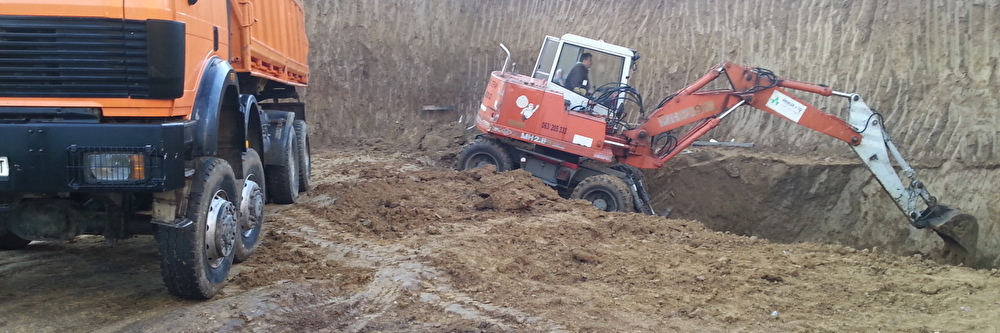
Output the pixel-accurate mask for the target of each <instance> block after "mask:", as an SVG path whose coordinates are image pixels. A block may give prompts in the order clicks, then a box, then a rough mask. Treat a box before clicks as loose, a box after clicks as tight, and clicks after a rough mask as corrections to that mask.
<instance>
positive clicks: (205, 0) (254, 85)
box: [0, 0, 310, 299]
mask: <svg viewBox="0 0 1000 333" xmlns="http://www.w3.org/2000/svg"><path fill="white" fill-rule="evenodd" d="M307 55H308V41H307V39H306V34H305V16H304V15H303V11H302V3H301V0H200V1H199V0H157V1H149V0H88V1H77V0H0V134H2V136H3V145H0V250H18V249H21V248H24V247H26V246H30V243H31V242H33V241H62V240H69V239H72V238H74V237H76V236H78V235H101V236H104V237H105V239H106V240H107V241H108V243H111V244H114V243H115V242H116V241H118V240H120V239H125V238H129V237H132V236H135V235H154V236H156V237H155V239H156V241H157V243H158V245H159V249H160V263H161V265H160V267H161V268H162V275H163V280H164V282H165V284H166V286H167V290H168V291H169V292H170V293H172V294H174V295H177V296H180V297H184V298H192V299H206V298H211V297H212V296H213V295H215V294H216V293H217V292H218V291H219V290H221V288H222V286H223V285H224V284H225V281H226V277H227V274H228V273H229V269H230V267H231V265H232V264H233V263H238V262H242V261H244V260H247V259H248V258H249V256H250V255H251V254H252V253H253V252H254V249H255V248H256V245H257V244H258V243H259V242H258V240H259V239H260V235H261V233H260V231H261V230H262V227H263V223H262V221H263V214H264V203H265V202H273V203H279V204H290V203H293V202H295V200H296V198H297V197H298V194H299V193H300V192H304V191H305V190H307V189H308V188H309V175H310V166H309V144H308V142H309V141H308V130H307V126H306V122H305V119H306V116H305V115H306V114H305V104H304V103H302V102H301V100H300V99H299V95H298V93H297V92H296V88H298V87H304V86H306V85H307V84H308V77H309V68H308V60H307Z"/></svg>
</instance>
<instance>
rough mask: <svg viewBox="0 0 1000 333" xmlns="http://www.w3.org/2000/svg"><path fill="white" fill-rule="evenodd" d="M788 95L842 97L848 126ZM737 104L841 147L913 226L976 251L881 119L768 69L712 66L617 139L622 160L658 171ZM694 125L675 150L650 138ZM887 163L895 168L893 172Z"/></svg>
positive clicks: (966, 219) (961, 218) (970, 222)
mask: <svg viewBox="0 0 1000 333" xmlns="http://www.w3.org/2000/svg"><path fill="white" fill-rule="evenodd" d="M722 74H725V76H726V77H728V78H729V81H730V84H731V85H732V87H733V89H731V90H711V91H701V89H702V88H704V87H705V86H706V85H707V84H709V83H710V82H712V81H714V80H715V79H717V78H720V77H722ZM786 89H791V90H799V91H805V92H811V93H815V94H819V95H823V96H838V97H844V98H846V99H847V100H848V101H849V110H850V114H849V117H848V121H844V120H842V119H840V118H838V117H836V116H834V115H832V114H830V113H827V112H824V111H822V110H820V109H818V108H816V107H815V106H813V105H811V104H809V103H807V102H805V101H803V100H801V99H799V98H798V97H796V96H794V95H793V94H791V93H789V91H788V90H786ZM743 105H749V106H751V107H754V108H756V109H759V110H763V111H766V112H769V113H772V114H775V115H777V116H780V117H782V118H785V119H788V120H790V121H792V122H795V123H797V124H799V125H802V126H805V127H808V128H810V129H813V130H815V131H818V132H821V133H823V134H826V135H829V136H831V137H833V138H836V139H838V140H841V141H844V142H846V143H847V144H848V145H849V146H850V147H851V148H852V149H853V150H854V152H855V153H857V155H858V157H859V158H860V159H861V161H862V162H863V163H864V164H865V165H866V166H867V167H868V169H869V170H871V172H872V174H873V175H874V176H875V179H877V180H878V182H879V184H881V185H882V188H883V189H885V191H886V192H887V193H888V194H889V196H890V197H891V198H892V200H893V202H895V204H896V206H897V207H899V209H900V210H901V211H902V212H903V213H904V214H905V215H906V217H907V218H908V219H909V220H910V223H911V224H912V225H913V226H914V227H916V228H932V229H934V230H935V231H937V232H938V234H940V235H942V236H944V237H946V240H949V241H953V242H956V243H958V244H959V245H961V246H962V247H964V248H966V249H972V248H975V246H976V241H977V237H976V235H977V234H978V223H977V222H976V221H975V218H973V217H971V216H969V215H968V214H963V213H961V212H960V211H958V210H955V209H951V208H949V207H947V206H944V205H941V204H939V203H938V202H937V198H936V197H934V196H933V195H931V194H930V192H929V191H928V190H927V188H926V187H925V186H924V184H923V182H921V181H920V180H918V179H917V177H916V172H914V170H913V168H912V167H910V165H909V163H907V162H906V160H905V159H904V158H903V155H902V154H901V153H900V152H899V149H898V148H897V147H896V144H895V143H894V142H893V141H892V138H891V136H890V135H889V132H888V131H887V130H886V128H885V124H884V123H883V119H882V115H881V114H879V113H876V112H874V111H872V110H871V108H869V107H868V105H867V104H866V103H865V102H864V100H863V99H862V98H861V96H859V95H858V94H851V93H843V92H838V91H834V90H832V89H831V88H829V87H827V86H822V85H815V84H810V83H805V82H799V81H793V80H786V79H782V78H779V77H777V76H776V75H774V74H773V73H772V72H770V71H768V70H766V69H761V68H756V67H743V66H738V65H736V64H733V63H724V64H722V65H719V66H717V67H714V68H713V69H712V70H711V71H710V72H709V73H708V74H706V75H705V76H704V77H702V78H701V79H700V80H698V81H696V82H695V83H694V84H692V85H690V86H688V87H685V88H684V89H681V90H680V91H678V92H677V93H676V94H674V95H673V96H672V97H670V98H668V100H667V101H666V102H665V103H663V104H661V105H660V107H658V108H657V109H656V110H655V111H654V112H653V113H652V114H651V115H650V117H649V118H648V119H647V120H646V121H645V122H644V123H642V124H641V125H640V126H639V127H638V128H636V129H634V130H630V131H625V132H624V133H623V134H624V135H625V136H626V137H628V138H630V139H631V140H630V141H631V143H632V144H633V146H634V148H633V152H632V153H630V154H627V155H626V156H624V157H623V158H622V159H620V161H621V162H623V163H626V164H630V165H633V166H636V167H640V168H651V167H653V168H656V167H660V166H662V165H663V164H664V163H666V162H667V161H668V160H670V159H671V158H673V157H674V156H676V154H678V153H679V152H680V151H681V150H683V149H684V148H687V147H688V146H690V145H691V144H692V143H694V141H695V140H696V139H698V138H699V137H701V136H702V135H704V134H705V133H707V132H708V131H709V130H711V129H712V128H715V127H716V126H718V125H719V124H720V123H721V122H722V120H723V119H724V118H726V117H727V116H728V115H729V114H730V113H731V112H733V111H734V110H735V109H736V108H738V107H740V106H743ZM696 122H697V124H696V125H695V126H693V127H692V128H691V129H689V130H688V132H687V133H685V134H684V135H683V136H681V137H680V138H679V139H678V140H677V144H676V145H674V146H670V147H663V148H661V149H654V148H653V147H652V145H653V141H654V140H652V139H651V138H656V137H658V136H660V135H662V134H663V133H668V132H669V131H670V130H673V129H676V128H679V127H681V126H684V125H688V124H692V123H696ZM893 162H895V164H896V165H898V166H899V169H900V170H899V172H897V170H896V167H895V166H894V165H893ZM900 173H902V178H901V177H900V176H899V174H900ZM904 178H905V179H904ZM952 222H955V223H952ZM958 224H961V226H958Z"/></svg>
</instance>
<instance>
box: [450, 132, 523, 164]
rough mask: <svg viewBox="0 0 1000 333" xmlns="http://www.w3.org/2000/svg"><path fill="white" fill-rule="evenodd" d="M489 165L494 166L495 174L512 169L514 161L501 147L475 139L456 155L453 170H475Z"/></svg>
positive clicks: (491, 142) (489, 141)
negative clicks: (456, 160) (456, 158)
mask: <svg viewBox="0 0 1000 333" xmlns="http://www.w3.org/2000/svg"><path fill="white" fill-rule="evenodd" d="M489 164H492V165H495V166H496V167H497V172H501V171H508V170H511V169H513V168H514V161H513V160H512V159H511V157H510V154H508V153H507V151H506V150H505V149H503V147H501V146H500V145H499V144H497V143H496V142H493V141H491V140H486V139H476V141H473V142H472V143H470V144H468V145H465V148H462V152H460V153H458V162H457V163H456V165H455V169H458V170H468V169H475V168H478V167H481V166H484V165H489Z"/></svg>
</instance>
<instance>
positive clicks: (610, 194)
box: [569, 175, 634, 212]
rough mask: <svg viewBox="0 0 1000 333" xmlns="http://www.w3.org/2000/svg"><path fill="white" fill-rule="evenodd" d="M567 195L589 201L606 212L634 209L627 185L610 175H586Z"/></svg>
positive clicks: (630, 210) (631, 210)
mask: <svg viewBox="0 0 1000 333" xmlns="http://www.w3.org/2000/svg"><path fill="white" fill-rule="evenodd" d="M569 197H570V198H572V199H583V200H587V201H590V202H591V203H592V204H594V207H597V209H600V210H603V211H606V212H633V209H634V208H633V207H634V206H633V198H632V192H631V191H630V190H629V188H628V185H626V184H625V182H624V181H622V180H621V179H620V178H618V177H615V176H612V175H596V176H590V177H587V178H586V179H584V180H583V181H582V182H580V184H577V185H576V188H575V189H573V193H572V194H570V196H569Z"/></svg>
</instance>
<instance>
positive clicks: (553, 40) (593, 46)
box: [531, 34, 639, 115]
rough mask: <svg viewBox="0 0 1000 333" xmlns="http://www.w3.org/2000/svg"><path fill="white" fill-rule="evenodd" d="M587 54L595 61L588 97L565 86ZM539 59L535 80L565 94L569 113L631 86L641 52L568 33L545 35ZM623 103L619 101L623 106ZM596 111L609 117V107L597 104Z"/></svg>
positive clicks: (589, 79)
mask: <svg viewBox="0 0 1000 333" xmlns="http://www.w3.org/2000/svg"><path fill="white" fill-rule="evenodd" d="M584 53H590V54H591V56H592V60H593V65H592V66H591V68H590V70H589V72H590V73H589V77H588V81H589V82H586V83H585V85H588V86H590V87H591V88H590V90H588V92H587V94H579V93H576V92H574V91H572V90H570V89H569V88H567V87H565V86H564V84H565V81H564V80H565V79H566V76H567V75H569V73H570V71H572V70H573V67H574V66H576V65H577V64H578V63H579V61H580V57H581V56H582V55H583V54H584ZM537 59H538V60H537V62H536V63H535V67H534V70H533V72H532V74H531V75H532V77H533V78H535V79H539V80H543V81H545V85H546V87H547V88H549V89H552V90H556V91H559V92H562V93H563V98H564V99H565V100H566V103H567V109H568V110H582V109H584V108H586V106H587V104H588V103H589V102H590V100H591V99H590V98H591V97H593V96H594V95H595V94H598V93H600V91H601V90H602V89H608V88H617V87H620V86H623V85H627V84H628V80H629V78H630V74H631V72H632V70H634V69H635V64H636V61H637V60H639V53H638V52H636V51H635V50H632V49H629V48H627V47H622V46H618V45H614V44H610V43H606V42H604V41H601V40H594V39H590V38H586V37H581V36H577V35H574V34H565V35H563V36H562V37H558V38H557V37H553V36H545V40H544V41H543V42H542V48H541V50H539V52H538V58H537ZM622 102H623V101H618V103H619V104H620V103H622ZM593 111H594V112H596V113H598V114H602V115H607V114H608V108H607V107H606V106H602V105H596V106H595V107H594V109H593Z"/></svg>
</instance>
